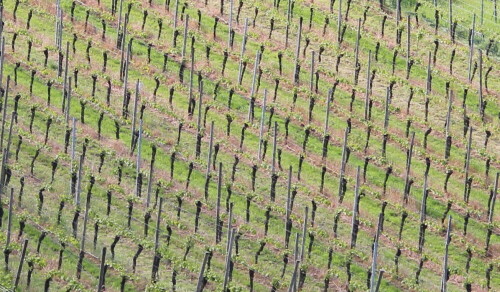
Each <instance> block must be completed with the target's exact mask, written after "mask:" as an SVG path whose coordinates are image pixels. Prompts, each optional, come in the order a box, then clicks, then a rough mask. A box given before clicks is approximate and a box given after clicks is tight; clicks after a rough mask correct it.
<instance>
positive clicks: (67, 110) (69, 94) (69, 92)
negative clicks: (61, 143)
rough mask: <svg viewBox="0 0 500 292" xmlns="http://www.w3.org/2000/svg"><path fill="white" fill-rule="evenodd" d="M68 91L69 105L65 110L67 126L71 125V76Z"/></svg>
mask: <svg viewBox="0 0 500 292" xmlns="http://www.w3.org/2000/svg"><path fill="white" fill-rule="evenodd" d="M67 86H68V91H67V97H66V99H67V101H66V102H67V104H66V109H65V112H66V114H65V120H66V125H69V115H70V110H71V76H69V77H68V85H67Z"/></svg>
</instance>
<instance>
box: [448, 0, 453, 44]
mask: <svg viewBox="0 0 500 292" xmlns="http://www.w3.org/2000/svg"><path fill="white" fill-rule="evenodd" d="M452 1H453V0H449V1H448V14H449V26H450V40H453V3H452Z"/></svg>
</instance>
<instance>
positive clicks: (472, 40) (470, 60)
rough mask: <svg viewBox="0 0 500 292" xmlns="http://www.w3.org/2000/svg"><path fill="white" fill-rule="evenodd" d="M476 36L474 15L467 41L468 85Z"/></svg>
mask: <svg viewBox="0 0 500 292" xmlns="http://www.w3.org/2000/svg"><path fill="white" fill-rule="evenodd" d="M475 34H476V14H474V16H473V18H472V30H471V34H470V40H469V77H468V80H469V83H470V82H472V58H473V57H474V37H475Z"/></svg>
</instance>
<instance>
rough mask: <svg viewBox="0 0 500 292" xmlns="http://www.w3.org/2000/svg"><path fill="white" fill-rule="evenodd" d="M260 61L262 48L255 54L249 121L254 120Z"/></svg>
mask: <svg viewBox="0 0 500 292" xmlns="http://www.w3.org/2000/svg"><path fill="white" fill-rule="evenodd" d="M259 63H260V50H257V54H256V55H255V63H254V67H253V77H252V88H251V90H250V103H249V104H248V118H247V122H249V123H250V122H253V106H254V104H253V103H254V101H255V97H254V93H255V81H256V80H257V70H258V68H259Z"/></svg>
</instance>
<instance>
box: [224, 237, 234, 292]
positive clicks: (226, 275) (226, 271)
mask: <svg viewBox="0 0 500 292" xmlns="http://www.w3.org/2000/svg"><path fill="white" fill-rule="evenodd" d="M229 232H230V233H231V239H230V241H229V249H228V251H227V255H226V266H225V268H224V285H223V288H222V291H224V292H226V291H227V285H228V284H229V270H230V266H231V253H232V251H233V241H234V235H235V233H236V230H235V229H234V228H233V230H230V231H229Z"/></svg>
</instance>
